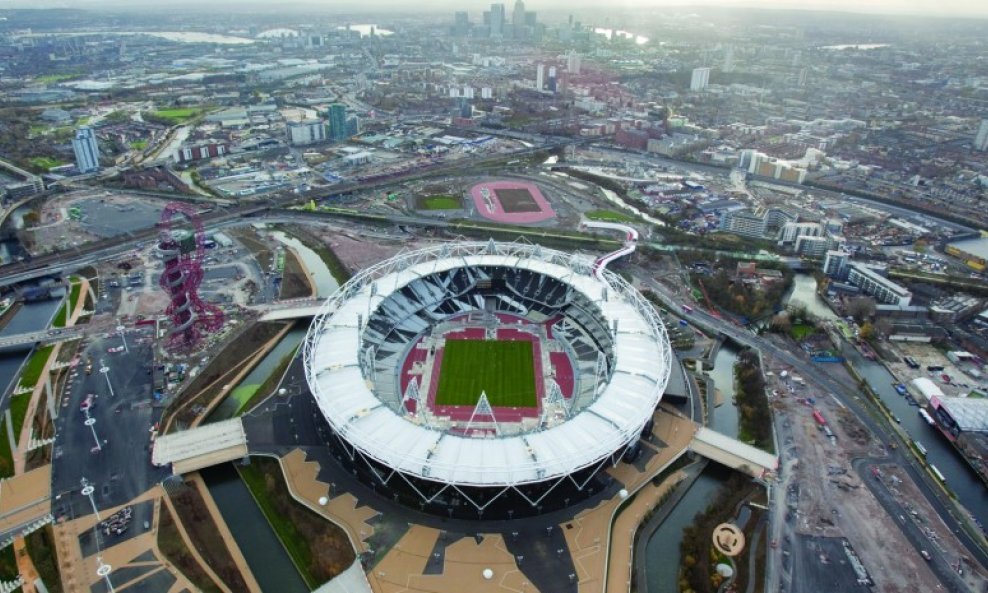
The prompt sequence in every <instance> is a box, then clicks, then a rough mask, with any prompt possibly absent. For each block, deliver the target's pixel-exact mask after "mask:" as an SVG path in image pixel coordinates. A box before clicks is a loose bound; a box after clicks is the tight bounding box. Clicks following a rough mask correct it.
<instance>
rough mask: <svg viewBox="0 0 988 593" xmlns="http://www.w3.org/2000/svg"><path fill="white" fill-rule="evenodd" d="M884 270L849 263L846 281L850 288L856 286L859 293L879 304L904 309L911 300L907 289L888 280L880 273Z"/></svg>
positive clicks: (910, 294)
mask: <svg viewBox="0 0 988 593" xmlns="http://www.w3.org/2000/svg"><path fill="white" fill-rule="evenodd" d="M884 271H885V270H884V269H883V268H881V267H878V266H869V265H866V264H859V263H851V264H848V274H847V281H848V283H849V284H850V285H851V286H857V287H858V288H860V289H861V292H863V293H864V294H866V295H868V296H872V297H875V300H876V301H878V302H879V303H884V304H886V305H898V306H900V307H905V306H908V305H909V302H910V301H911V300H912V298H913V293H911V292H909V289H907V288H906V287H904V286H902V285H901V284H896V283H895V282H893V281H891V280H889V279H888V278H886V277H885V276H883V275H882V273H883V272H884Z"/></svg>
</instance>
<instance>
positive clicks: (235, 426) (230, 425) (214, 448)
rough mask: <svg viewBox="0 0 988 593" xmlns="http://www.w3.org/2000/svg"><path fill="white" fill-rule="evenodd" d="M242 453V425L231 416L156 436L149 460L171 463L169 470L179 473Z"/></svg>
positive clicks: (244, 442)
mask: <svg viewBox="0 0 988 593" xmlns="http://www.w3.org/2000/svg"><path fill="white" fill-rule="evenodd" d="M246 456H247V433H246V432H244V424H243V422H241V420H240V418H233V419H230V420H224V421H222V422H215V423H213V424H206V425H204V426H199V427H197V428H192V429H189V430H183V431H181V432H176V433H173V434H166V435H164V436H160V437H158V438H157V439H156V440H155V441H154V449H153V450H152V451H151V462H152V463H153V464H155V465H158V466H162V465H171V466H172V473H173V474H175V475H180V474H186V473H189V472H193V471H196V470H200V469H203V468H206V467H210V466H213V465H217V464H220V463H226V462H227V461H235V460H237V459H243V458H244V457H246Z"/></svg>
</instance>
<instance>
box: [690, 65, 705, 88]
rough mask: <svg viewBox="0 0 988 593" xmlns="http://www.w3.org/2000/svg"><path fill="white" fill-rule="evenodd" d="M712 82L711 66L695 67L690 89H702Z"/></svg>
mask: <svg viewBox="0 0 988 593" xmlns="http://www.w3.org/2000/svg"><path fill="white" fill-rule="evenodd" d="M709 83H710V68H694V69H693V76H692V77H691V78H690V90H691V91H702V90H703V89H705V88H707V84H709Z"/></svg>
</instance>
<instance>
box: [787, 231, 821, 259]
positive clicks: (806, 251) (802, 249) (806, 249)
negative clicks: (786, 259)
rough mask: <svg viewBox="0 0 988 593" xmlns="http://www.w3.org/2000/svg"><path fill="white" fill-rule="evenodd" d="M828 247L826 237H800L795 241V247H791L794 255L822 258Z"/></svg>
mask: <svg viewBox="0 0 988 593" xmlns="http://www.w3.org/2000/svg"><path fill="white" fill-rule="evenodd" d="M829 246H830V240H829V239H828V238H827V237H814V236H812V235H801V236H799V237H798V238H797V239H796V245H795V246H794V247H793V251H795V252H796V255H804V256H806V257H823V256H824V255H825V254H826V253H827V248H828V247H829Z"/></svg>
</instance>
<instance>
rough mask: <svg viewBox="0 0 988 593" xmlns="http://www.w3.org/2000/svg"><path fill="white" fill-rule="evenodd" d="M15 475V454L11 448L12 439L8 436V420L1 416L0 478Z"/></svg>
mask: <svg viewBox="0 0 988 593" xmlns="http://www.w3.org/2000/svg"><path fill="white" fill-rule="evenodd" d="M13 475H14V454H13V452H12V451H11V450H10V440H9V439H8V438H7V421H6V420H5V419H2V418H0V478H10V477H13Z"/></svg>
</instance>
